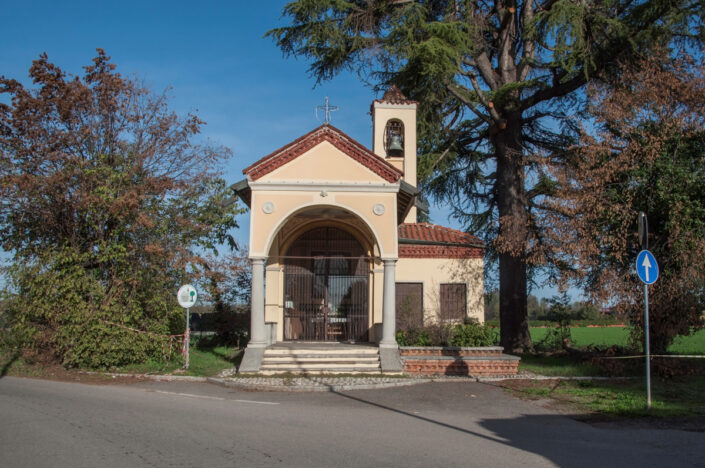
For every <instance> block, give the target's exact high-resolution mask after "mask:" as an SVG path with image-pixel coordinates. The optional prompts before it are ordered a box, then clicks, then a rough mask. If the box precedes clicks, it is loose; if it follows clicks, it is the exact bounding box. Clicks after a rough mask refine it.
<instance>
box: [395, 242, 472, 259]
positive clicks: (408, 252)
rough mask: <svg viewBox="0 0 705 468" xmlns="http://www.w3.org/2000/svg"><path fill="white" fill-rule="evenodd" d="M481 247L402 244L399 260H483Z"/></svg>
mask: <svg viewBox="0 0 705 468" xmlns="http://www.w3.org/2000/svg"><path fill="white" fill-rule="evenodd" d="M483 256H484V250H483V249H482V248H480V247H469V246H461V245H421V244H400V245H399V258H458V259H462V258H483Z"/></svg>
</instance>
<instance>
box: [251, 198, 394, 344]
mask: <svg viewBox="0 0 705 468" xmlns="http://www.w3.org/2000/svg"><path fill="white" fill-rule="evenodd" d="M374 231H375V228H374V227H373V226H370V225H369V223H368V221H367V220H365V219H364V218H363V217H362V216H360V215H359V214H357V213H354V212H353V210H350V209H346V208H344V207H341V206H335V205H330V204H314V205H308V206H304V207H301V208H300V209H298V210H296V211H293V212H292V213H290V214H289V216H287V217H286V218H285V219H283V220H282V222H281V223H279V224H278V228H277V230H276V232H273V233H271V234H270V239H268V241H267V244H266V245H268V251H267V254H268V255H267V256H266V257H263V256H259V257H252V265H253V281H252V287H253V291H252V315H251V320H252V327H251V331H252V335H251V340H250V345H249V347H266V346H267V345H269V344H271V343H273V342H276V341H350V342H367V341H375V342H380V341H381V342H380V345H382V346H383V345H384V344H385V343H384V338H388V340H387V341H390V340H391V341H392V343H393V345H395V343H394V333H395V332H394V326H395V317H394V301H393V297H394V279H393V278H394V273H393V271H392V270H393V269H394V261H393V260H395V259H392V261H390V259H388V258H387V259H383V258H381V255H380V250H381V249H380V247H379V243H378V236H377V235H376V233H375V232H374ZM383 265H384V267H383ZM260 275H261V277H262V278H263V280H262V281H259V277H260ZM385 275H386V276H388V277H389V278H387V280H386V281H385V278H384V277H385ZM264 278H266V281H265V280H264ZM390 278H391V281H390V280H389V279H390ZM265 284H266V291H261V292H258V291H255V288H259V289H261V290H264V289H265ZM265 292H266V294H265ZM390 298H391V299H390ZM388 304H391V307H387V305H388ZM375 323H377V325H378V326H379V327H377V326H376V325H375ZM387 329H389V330H387Z"/></svg>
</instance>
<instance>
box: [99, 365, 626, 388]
mask: <svg viewBox="0 0 705 468" xmlns="http://www.w3.org/2000/svg"><path fill="white" fill-rule="evenodd" d="M90 373H93V372H90ZM107 375H110V376H113V377H134V378H138V379H145V380H155V381H187V382H209V383H212V384H216V385H223V386H225V387H233V388H241V389H243V390H252V391H274V392H340V391H348V390H370V389H378V388H393V387H406V386H409V385H420V384H424V383H428V382H497V381H500V380H516V379H525V380H603V379H604V380H608V379H610V377H559V376H555V377H548V376H540V375H536V374H533V373H531V372H526V371H524V372H520V373H519V374H516V375H504V376H491V377H482V376H477V377H475V376H467V377H463V376H435V377H418V376H413V377H404V376H397V377H388V376H384V375H376V376H370V375H357V376H326V375H287V376H258V375H251V376H239V375H237V374H235V371H234V370H233V371H231V370H228V371H225V372H222V373H221V374H219V375H218V376H216V377H190V376H183V375H152V374H118V373H109V374H107ZM612 379H613V377H612Z"/></svg>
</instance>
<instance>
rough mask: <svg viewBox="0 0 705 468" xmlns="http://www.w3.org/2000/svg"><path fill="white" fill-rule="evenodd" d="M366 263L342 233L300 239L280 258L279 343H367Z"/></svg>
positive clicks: (325, 230)
mask: <svg viewBox="0 0 705 468" xmlns="http://www.w3.org/2000/svg"><path fill="white" fill-rule="evenodd" d="M369 277H370V266H369V259H368V257H367V256H366V255H365V252H364V249H363V248H362V246H361V245H360V243H359V242H358V241H357V239H355V238H354V237H353V236H352V235H351V234H349V233H347V232H346V231H343V230H341V229H337V228H332V227H326V228H317V229H313V230H311V231H308V232H306V233H304V234H303V235H302V236H300V237H299V238H298V239H297V240H296V241H294V243H293V244H292V246H291V247H290V248H289V250H288V252H287V255H286V256H285V257H284V339H285V340H303V341H367V339H368V304H369V301H368V296H369Z"/></svg>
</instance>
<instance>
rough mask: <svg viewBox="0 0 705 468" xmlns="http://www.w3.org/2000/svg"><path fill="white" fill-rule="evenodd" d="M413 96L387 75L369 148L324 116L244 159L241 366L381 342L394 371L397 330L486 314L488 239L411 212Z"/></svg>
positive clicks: (239, 189)
mask: <svg viewBox="0 0 705 468" xmlns="http://www.w3.org/2000/svg"><path fill="white" fill-rule="evenodd" d="M417 104H418V103H417V102H415V101H412V100H409V99H407V98H406V97H405V96H404V95H403V94H402V93H401V91H400V90H399V89H398V88H396V87H394V86H392V87H391V88H390V89H389V90H388V91H387V92H386V93H385V94H384V96H382V98H381V99H377V100H375V101H374V102H373V103H372V105H371V109H370V112H371V115H372V129H373V135H372V149H368V148H366V147H365V146H363V145H362V144H360V143H359V142H357V141H355V140H354V139H352V138H350V137H349V136H348V135H346V134H345V133H343V132H342V131H341V130H339V129H337V128H335V127H334V126H332V125H330V124H329V123H325V124H323V125H321V126H319V127H318V128H316V129H314V130H312V131H311V132H309V133H307V134H305V135H303V136H301V137H299V138H297V139H295V140H293V141H292V142H291V143H289V144H287V145H285V146H283V147H282V148H279V149H277V150H275V151H274V152H272V153H270V154H269V155H267V156H264V157H263V158H262V159H260V160H259V161H257V162H255V163H254V164H252V165H251V166H249V167H247V168H245V169H244V170H243V174H244V175H245V179H244V180H242V181H240V182H238V183H236V184H235V185H234V186H233V188H234V190H235V191H236V193H237V195H238V196H239V198H240V199H241V200H243V201H244V203H245V204H246V205H247V206H248V207H249V210H250V233H249V258H250V260H251V262H252V306H251V333H250V341H249V344H248V346H247V349H246V350H245V356H244V358H243V361H242V364H241V366H240V371H244V372H257V371H260V369H261V367H262V360H263V356H264V355H265V350H266V349H267V348H269V347H272V346H275V345H277V344H286V343H304V342H306V343H350V344H353V343H356V344H365V345H367V346H368V347H378V348H379V356H380V361H381V364H380V366H381V370H382V371H399V370H400V369H401V367H400V364H399V348H398V346H397V342H396V331H397V329H399V328H403V327H413V326H419V325H422V324H428V323H433V322H462V321H463V320H464V319H465V318H468V317H471V318H475V319H477V320H478V321H483V318H484V312H483V310H484V309H483V254H484V244H483V242H482V241H481V240H480V239H478V238H477V237H475V236H473V235H471V234H468V233H465V232H461V231H458V230H455V229H451V228H448V227H443V226H439V225H435V224H429V223H419V222H417V214H418V213H419V210H422V211H424V210H427V209H428V208H427V206H426V205H425V204H424V203H423V202H422V201H421V200H420V199H419V190H418V189H417V187H416V185H417V178H416V157H417V151H416V150H417V142H416V110H417Z"/></svg>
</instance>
